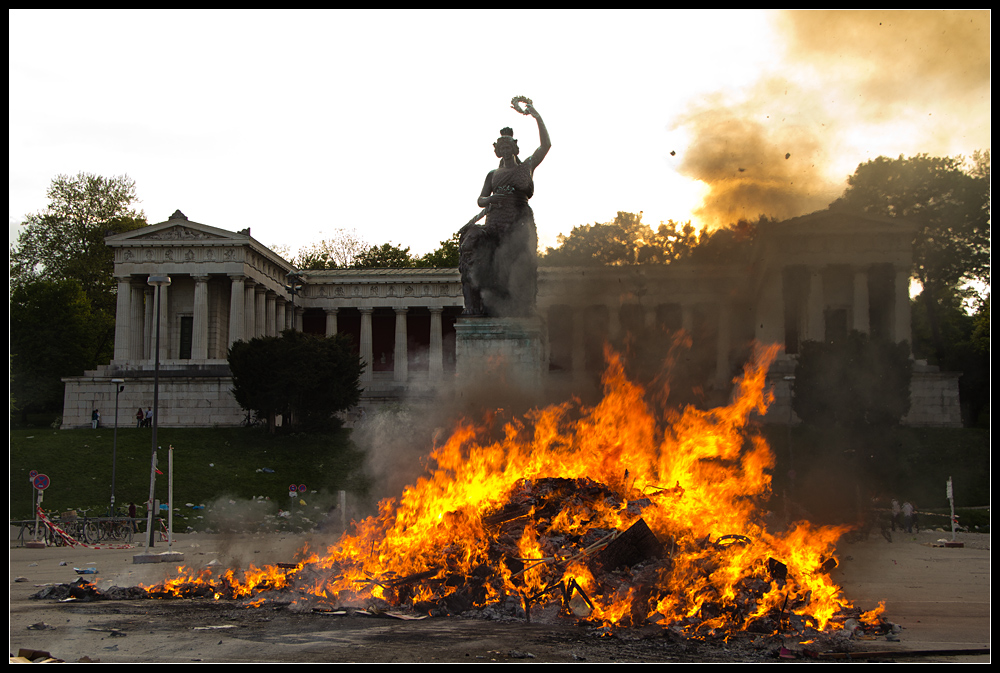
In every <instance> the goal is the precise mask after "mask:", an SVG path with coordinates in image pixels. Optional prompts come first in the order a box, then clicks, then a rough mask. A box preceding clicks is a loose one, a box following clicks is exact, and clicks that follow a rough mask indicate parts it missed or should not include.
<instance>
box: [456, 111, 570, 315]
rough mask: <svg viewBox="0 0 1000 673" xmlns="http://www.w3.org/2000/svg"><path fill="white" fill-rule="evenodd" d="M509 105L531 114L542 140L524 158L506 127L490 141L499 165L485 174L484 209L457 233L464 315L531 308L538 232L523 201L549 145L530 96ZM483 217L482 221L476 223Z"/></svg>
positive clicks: (523, 312) (528, 195)
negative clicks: (522, 159) (493, 140)
mask: <svg viewBox="0 0 1000 673" xmlns="http://www.w3.org/2000/svg"><path fill="white" fill-rule="evenodd" d="M520 104H523V105H524V106H525V107H524V108H523V109H522V108H521V107H519V105H520ZM511 107H513V108H514V109H515V110H517V111H518V112H520V113H521V114H525V115H531V116H532V117H534V118H535V121H536V122H538V135H539V137H540V140H541V144H540V145H539V147H538V149H536V150H535V151H534V153H532V155H531V156H530V157H528V158H527V159H526V160H525V161H523V162H522V161H521V160H520V159H519V158H518V156H517V155H518V147H517V141H516V140H515V139H514V132H513V131H512V130H511V129H510V128H505V129H503V130H501V131H500V137H499V138H498V139H497V141H496V142H495V143H494V144H493V148H494V151H495V152H496V155H497V157H499V159H500V165H499V166H498V167H497V168H495V169H493V170H492V171H490V172H489V173H488V174H487V175H486V182H485V183H484V184H483V191H482V193H481V194H480V195H479V206H480V207H481V208H483V211H482V212H481V213H480V214H479V215H478V216H477V217H475V218H473V220H472V221H471V222H469V223H468V224H466V225H465V226H464V227H462V230H461V232H460V236H459V253H460V258H459V266H458V268H459V270H460V271H461V274H462V291H463V293H464V295H465V311H464V312H463V315H470V316H475V315H490V316H495V317H515V316H528V315H532V314H533V313H534V309H535V295H536V286H537V274H538V235H537V232H536V230H535V218H534V215H533V214H532V212H531V208H530V207H529V206H528V199H530V198H531V196H532V194H533V193H534V191H535V186H534V182H533V181H532V176H533V174H534V172H535V169H536V168H537V167H538V164H540V163H542V159H544V158H545V155H546V154H547V153H548V151H549V147H551V143H550V142H549V134H548V131H546V130H545V124H544V123H543V122H542V118H541V116H540V115H539V114H538V111H537V110H536V109H535V108H534V106H533V105H532V104H531V101H530V100H528V99H527V98H524V97H523V96H518V97H516V98H514V99H513V100H512V101H511ZM483 215H485V216H486V223H485V224H483V225H479V224H477V222H478V221H479V220H480V219H481V218H482V217H483Z"/></svg>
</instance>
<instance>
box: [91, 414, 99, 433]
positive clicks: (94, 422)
mask: <svg viewBox="0 0 1000 673" xmlns="http://www.w3.org/2000/svg"><path fill="white" fill-rule="evenodd" d="M100 423H101V412H100V411H98V410H97V409H94V413H92V414H91V415H90V427H92V428H93V429H94V430H96V429H97V426H98V425H100Z"/></svg>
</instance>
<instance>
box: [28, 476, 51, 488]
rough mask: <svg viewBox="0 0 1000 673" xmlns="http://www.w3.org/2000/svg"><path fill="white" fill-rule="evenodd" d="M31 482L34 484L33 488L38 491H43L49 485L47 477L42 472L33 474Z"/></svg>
mask: <svg viewBox="0 0 1000 673" xmlns="http://www.w3.org/2000/svg"><path fill="white" fill-rule="evenodd" d="M31 483H32V484H34V486H35V488H37V489H38V490H39V491H44V490H45V489H47V488H48V487H49V478H48V477H47V476H45V475H44V474H39V475H35V478H34V479H32V480H31Z"/></svg>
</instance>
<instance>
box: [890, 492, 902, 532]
mask: <svg viewBox="0 0 1000 673" xmlns="http://www.w3.org/2000/svg"><path fill="white" fill-rule="evenodd" d="M891 507H892V530H894V531H895V530H896V526H899V527H900V529H902V527H903V523H902V521H901V520H900V517H901V516H902V513H903V510H902V509H901V508H900V507H899V500H896V499H895V498H893V499H892V505H891Z"/></svg>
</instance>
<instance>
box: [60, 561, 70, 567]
mask: <svg viewBox="0 0 1000 673" xmlns="http://www.w3.org/2000/svg"><path fill="white" fill-rule="evenodd" d="M59 565H61V566H68V565H69V563H67V562H66V561H60V562H59Z"/></svg>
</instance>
